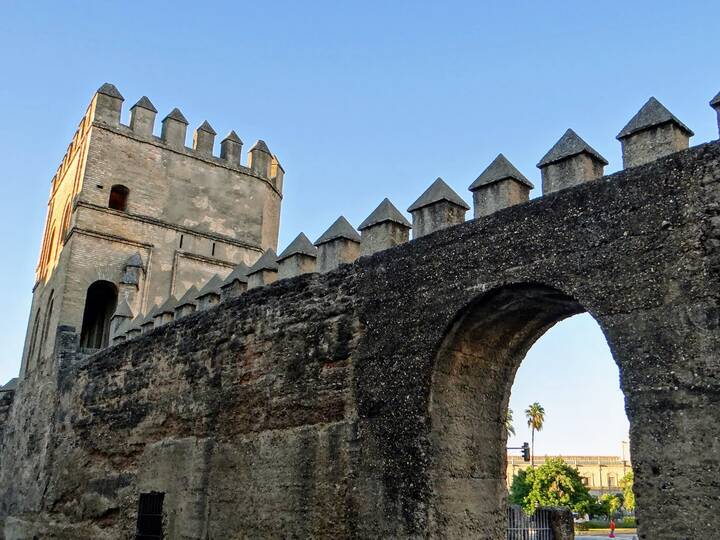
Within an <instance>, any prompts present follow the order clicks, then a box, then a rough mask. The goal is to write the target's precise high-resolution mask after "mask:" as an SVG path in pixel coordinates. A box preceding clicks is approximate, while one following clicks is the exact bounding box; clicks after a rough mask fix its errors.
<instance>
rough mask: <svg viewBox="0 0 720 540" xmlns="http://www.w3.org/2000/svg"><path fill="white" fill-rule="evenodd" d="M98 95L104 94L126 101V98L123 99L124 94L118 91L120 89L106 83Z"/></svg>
mask: <svg viewBox="0 0 720 540" xmlns="http://www.w3.org/2000/svg"><path fill="white" fill-rule="evenodd" d="M97 93H98V94H104V95H106V96H110V97H114V98H118V99H122V100H123V101H124V100H125V98H124V97H122V94H121V93H120V92H119V91H118V89H117V88H116V87H115V85H114V84H110V83H107V82H106V83H105V84H103V85H102V86H101V87H100V88H98V89H97Z"/></svg>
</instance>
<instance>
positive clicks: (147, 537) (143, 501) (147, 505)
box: [135, 491, 165, 540]
mask: <svg viewBox="0 0 720 540" xmlns="http://www.w3.org/2000/svg"><path fill="white" fill-rule="evenodd" d="M164 499H165V494H164V493H159V492H157V491H152V492H150V493H141V494H140V502H139V503H138V518H137V532H136V534H135V540H162V538H163V523H162V521H163V500H164Z"/></svg>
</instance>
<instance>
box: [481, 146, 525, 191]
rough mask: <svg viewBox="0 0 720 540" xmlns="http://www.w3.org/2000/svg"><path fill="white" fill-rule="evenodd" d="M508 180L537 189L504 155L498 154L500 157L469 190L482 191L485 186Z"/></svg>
mask: <svg viewBox="0 0 720 540" xmlns="http://www.w3.org/2000/svg"><path fill="white" fill-rule="evenodd" d="M506 179H511V180H516V181H518V182H520V183H521V184H524V185H526V186H527V187H529V188H530V189H532V188H534V187H535V186H533V185H532V182H530V180H528V179H527V178H525V176H524V175H523V173H521V172H520V171H518V170H517V169H516V168H515V166H514V165H513V164H512V163H510V162H509V161H508V159H507V158H506V157H505V156H503V155H502V154H498V156H497V157H496V158H495V159H494V160H493V162H492V163H491V164H490V165H488V167H487V169H485V170H484V171H483V172H482V173H480V176H478V177H477V179H475V181H474V182H473V183H472V184H471V185H470V187H469V188H468V189H470V191H475V190H476V189H480V188H481V187H483V186H487V185H489V184H493V183H495V182H499V181H500V180H506Z"/></svg>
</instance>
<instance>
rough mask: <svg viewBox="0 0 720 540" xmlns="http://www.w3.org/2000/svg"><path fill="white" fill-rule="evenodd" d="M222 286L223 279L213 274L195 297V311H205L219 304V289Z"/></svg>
mask: <svg viewBox="0 0 720 540" xmlns="http://www.w3.org/2000/svg"><path fill="white" fill-rule="evenodd" d="M222 285H223V279H222V278H221V277H220V276H218V275H217V274H215V275H214V276H213V277H212V278H211V279H210V281H208V282H207V283H206V284H205V286H204V287H203V288H202V289H200V291H199V292H198V293H197V294H196V295H195V300H197V310H198V311H205V310H207V309H210V308H211V307H213V306H214V305H215V304H217V303H219V302H220V288H221V287H222Z"/></svg>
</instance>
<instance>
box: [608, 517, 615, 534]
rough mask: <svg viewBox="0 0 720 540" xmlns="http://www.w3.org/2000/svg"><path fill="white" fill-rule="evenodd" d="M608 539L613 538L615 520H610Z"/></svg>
mask: <svg viewBox="0 0 720 540" xmlns="http://www.w3.org/2000/svg"><path fill="white" fill-rule="evenodd" d="M608 538H615V520H614V519H611V520H610V534H609V535H608Z"/></svg>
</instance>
